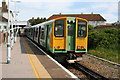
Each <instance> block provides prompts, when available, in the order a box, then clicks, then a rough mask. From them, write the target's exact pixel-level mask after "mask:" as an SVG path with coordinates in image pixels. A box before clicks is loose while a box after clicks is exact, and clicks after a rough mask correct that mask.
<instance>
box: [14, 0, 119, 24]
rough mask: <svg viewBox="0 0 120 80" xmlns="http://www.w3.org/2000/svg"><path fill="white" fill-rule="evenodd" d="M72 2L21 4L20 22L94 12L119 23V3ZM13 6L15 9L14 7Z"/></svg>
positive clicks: (109, 20) (19, 6) (19, 8)
mask: <svg viewBox="0 0 120 80" xmlns="http://www.w3.org/2000/svg"><path fill="white" fill-rule="evenodd" d="M37 1H38V0H37ZM59 1H61V0H59ZM72 1H73V0H71V1H69V2H66V1H63V2H40V1H39V2H21V3H19V4H18V6H17V9H18V10H19V11H20V14H19V18H20V20H28V19H30V18H31V17H47V18H48V17H50V16H51V15H53V14H58V13H67V14H71V13H74V14H80V13H81V12H83V13H91V12H93V13H98V14H101V15H102V16H103V17H104V18H105V19H107V21H108V22H112V21H117V3H115V2H114V3H113V2H109V3H107V2H90V3H89V4H88V3H87V4H86V3H81V2H72ZM74 1H77V0H74ZM76 3H78V5H76ZM83 5H84V6H83ZM12 6H13V7H14V5H12ZM108 15H109V16H110V17H109V16H108Z"/></svg>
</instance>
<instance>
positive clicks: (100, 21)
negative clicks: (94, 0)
mask: <svg viewBox="0 0 120 80" xmlns="http://www.w3.org/2000/svg"><path fill="white" fill-rule="evenodd" d="M58 17H79V18H84V19H86V20H88V24H90V25H93V26H94V27H96V26H98V25H104V24H105V22H106V20H105V19H104V18H103V17H102V16H101V15H100V14H93V13H92V14H54V15H52V16H50V17H49V18H48V19H47V20H51V19H55V18H58Z"/></svg>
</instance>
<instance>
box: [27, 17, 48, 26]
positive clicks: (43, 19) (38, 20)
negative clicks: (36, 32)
mask: <svg viewBox="0 0 120 80" xmlns="http://www.w3.org/2000/svg"><path fill="white" fill-rule="evenodd" d="M45 21H46V18H42V17H41V18H39V17H38V18H37V19H34V18H32V19H30V20H29V22H30V24H31V25H32V26H33V25H36V24H40V23H42V22H45Z"/></svg>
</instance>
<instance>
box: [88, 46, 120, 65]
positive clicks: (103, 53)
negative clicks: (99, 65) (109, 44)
mask: <svg viewBox="0 0 120 80" xmlns="http://www.w3.org/2000/svg"><path fill="white" fill-rule="evenodd" d="M119 52H120V49H106V48H96V49H92V50H89V51H88V54H92V55H95V56H97V57H100V58H104V59H107V60H109V61H113V62H116V63H119V64H120V61H119V58H120V53H119Z"/></svg>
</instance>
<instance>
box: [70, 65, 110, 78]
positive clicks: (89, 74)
mask: <svg viewBox="0 0 120 80" xmlns="http://www.w3.org/2000/svg"><path fill="white" fill-rule="evenodd" d="M72 66H73V67H74V68H75V69H77V70H79V71H82V72H83V73H84V74H87V77H88V78H89V80H109V79H107V78H106V77H104V76H103V75H101V74H99V73H96V72H94V71H93V70H91V69H89V68H87V67H85V66H83V65H81V64H79V63H75V64H73V65H72Z"/></svg>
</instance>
